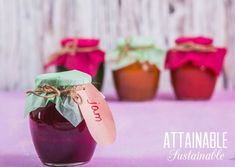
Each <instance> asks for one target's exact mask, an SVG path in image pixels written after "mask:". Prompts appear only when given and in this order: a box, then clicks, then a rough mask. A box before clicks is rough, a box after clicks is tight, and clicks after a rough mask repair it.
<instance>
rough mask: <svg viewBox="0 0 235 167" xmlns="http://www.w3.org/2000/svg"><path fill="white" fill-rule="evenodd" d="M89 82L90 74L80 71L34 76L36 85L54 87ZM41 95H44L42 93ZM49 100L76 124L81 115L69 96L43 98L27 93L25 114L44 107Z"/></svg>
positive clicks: (81, 118)
mask: <svg viewBox="0 0 235 167" xmlns="http://www.w3.org/2000/svg"><path fill="white" fill-rule="evenodd" d="M90 82H91V76H90V75H88V74H86V73H83V72H80V71H76V70H73V71H66V72H59V73H48V74H42V75H39V76H37V77H36V79H35V83H36V86H37V87H38V86H43V85H44V84H49V85H51V86H54V87H57V88H59V87H64V86H65V87H70V86H74V85H81V84H86V83H90ZM41 95H46V94H45V93H42V94H41ZM49 102H51V103H54V104H55V108H56V110H57V111H58V112H59V113H60V114H61V115H62V116H63V117H64V118H66V119H67V120H68V121H69V122H70V123H71V124H72V125H73V126H75V127H76V126H77V125H78V124H79V123H80V122H81V121H82V120H83V117H82V115H81V112H80V108H79V107H78V105H77V104H76V103H75V102H74V100H73V99H72V98H71V97H70V96H55V97H51V98H43V97H39V96H36V95H34V94H31V93H30V94H27V97H26V104H25V114H24V115H25V116H26V115H28V114H29V113H30V112H32V111H34V110H36V109H38V108H40V107H46V106H47V104H48V103H49Z"/></svg>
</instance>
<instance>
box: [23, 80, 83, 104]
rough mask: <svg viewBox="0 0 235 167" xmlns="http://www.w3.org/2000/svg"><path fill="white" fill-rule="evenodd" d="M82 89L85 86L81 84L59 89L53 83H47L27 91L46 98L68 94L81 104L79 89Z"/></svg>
mask: <svg viewBox="0 0 235 167" xmlns="http://www.w3.org/2000/svg"><path fill="white" fill-rule="evenodd" d="M82 89H83V90H84V88H82V87H81V86H72V87H68V88H65V89H62V90H59V89H58V88H56V87H54V86H52V85H49V84H45V85H43V86H39V87H37V88H36V89H35V90H30V91H27V92H26V93H27V94H34V95H36V96H39V97H42V98H45V99H50V98H54V97H56V96H62V95H67V96H70V97H71V98H72V99H73V100H74V101H75V102H76V103H77V104H81V103H82V97H81V96H80V94H79V93H78V91H79V90H82ZM43 93H45V95H42V94H43Z"/></svg>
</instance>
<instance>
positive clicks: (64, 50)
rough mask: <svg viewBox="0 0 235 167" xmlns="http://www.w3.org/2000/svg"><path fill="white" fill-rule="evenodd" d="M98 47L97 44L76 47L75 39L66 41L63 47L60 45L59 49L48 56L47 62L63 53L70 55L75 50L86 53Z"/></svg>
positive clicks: (75, 51)
mask: <svg viewBox="0 0 235 167" xmlns="http://www.w3.org/2000/svg"><path fill="white" fill-rule="evenodd" d="M98 49H99V47H98V46H92V47H78V46H77V41H75V40H74V41H71V42H68V43H66V45H65V46H64V47H62V48H61V49H60V50H58V51H57V52H55V53H53V54H52V55H51V56H50V57H49V62H51V61H53V60H55V59H56V58H58V57H59V56H61V55H64V54H66V53H68V54H70V55H74V54H75V53H77V52H82V53H87V52H92V51H96V50H98Z"/></svg>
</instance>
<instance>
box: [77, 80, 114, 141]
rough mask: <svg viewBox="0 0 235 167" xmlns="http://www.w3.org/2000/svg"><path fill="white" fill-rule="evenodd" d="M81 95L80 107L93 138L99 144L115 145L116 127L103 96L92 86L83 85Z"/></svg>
mask: <svg viewBox="0 0 235 167" xmlns="http://www.w3.org/2000/svg"><path fill="white" fill-rule="evenodd" d="M79 95H80V96H81V98H82V101H81V103H80V104H79V107H80V110H81V113H82V116H83V118H84V119H85V122H86V124H87V127H88V129H89V131H90V133H91V136H92V137H93V138H94V140H95V141H96V142H97V144H101V145H105V144H111V143H113V142H114V140H115V138H116V127H115V123H114V120H113V116H112V113H111V111H110V109H109V106H108V104H107V103H106V101H105V99H104V97H103V95H102V94H101V93H100V92H99V91H98V90H97V89H96V88H95V87H94V86H93V85H92V84H84V85H82V89H80V90H79Z"/></svg>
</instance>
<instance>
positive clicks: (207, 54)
mask: <svg viewBox="0 0 235 167" xmlns="http://www.w3.org/2000/svg"><path fill="white" fill-rule="evenodd" d="M175 43H176V47H175V48H173V49H170V50H169V51H168V52H167V57H166V61H165V68H167V69H171V70H174V69H177V68H178V67H180V66H183V65H185V64H187V63H192V64H193V65H195V66H199V67H201V66H203V67H206V68H209V69H211V70H212V71H213V72H214V73H215V75H219V74H220V72H221V70H222V67H223V60H224V56H225V54H226V52H227V50H226V48H217V47H214V46H213V40H212V39H210V38H205V37H182V38H178V39H176V40H175ZM188 44H189V45H190V46H192V45H195V46H193V47H194V48H193V49H192V47H191V48H188V49H187V48H186V49H185V50H180V49H178V48H180V46H183V45H188ZM186 47H187V46H186Z"/></svg>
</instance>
